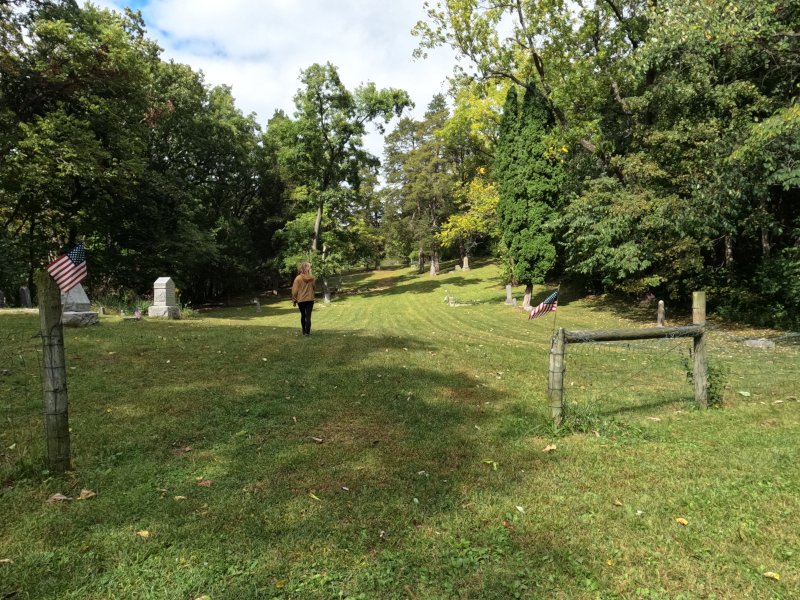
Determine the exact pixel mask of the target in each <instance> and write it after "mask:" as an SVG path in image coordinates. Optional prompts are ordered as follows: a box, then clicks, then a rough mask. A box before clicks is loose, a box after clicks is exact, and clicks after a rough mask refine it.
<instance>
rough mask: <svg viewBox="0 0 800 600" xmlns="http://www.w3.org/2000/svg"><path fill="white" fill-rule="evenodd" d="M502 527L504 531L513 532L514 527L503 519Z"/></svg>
mask: <svg viewBox="0 0 800 600" xmlns="http://www.w3.org/2000/svg"><path fill="white" fill-rule="evenodd" d="M503 527H505V528H506V529H510V530H512V531H513V530H514V526H513V525H512V524H511V523H509V522H508V521H506V520H505V519H503Z"/></svg>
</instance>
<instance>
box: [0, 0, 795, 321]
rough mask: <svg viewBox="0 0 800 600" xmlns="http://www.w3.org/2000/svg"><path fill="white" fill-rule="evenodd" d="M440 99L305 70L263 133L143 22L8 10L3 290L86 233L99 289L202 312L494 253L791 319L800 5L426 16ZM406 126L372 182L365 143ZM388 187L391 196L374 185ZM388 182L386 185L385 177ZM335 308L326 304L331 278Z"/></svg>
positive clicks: (541, 275) (625, 3)
mask: <svg viewBox="0 0 800 600" xmlns="http://www.w3.org/2000/svg"><path fill="white" fill-rule="evenodd" d="M428 8H429V12H428V19H427V21H424V22H420V23H419V24H418V25H417V27H416V28H415V32H414V33H415V34H416V35H418V36H419V39H420V48H419V53H420V55H424V52H425V51H426V50H427V49H429V48H433V47H435V46H437V45H442V44H446V45H450V46H452V47H453V48H454V49H455V50H456V52H457V53H458V54H459V55H460V58H461V60H460V61H459V63H458V65H456V69H455V71H454V75H453V77H452V79H451V84H452V85H451V94H450V98H449V99H448V98H445V97H442V96H437V97H435V98H433V99H432V100H431V101H430V102H429V104H428V105H427V110H426V111H425V112H424V114H423V116H422V117H420V118H410V117H408V116H403V112H404V109H406V108H407V107H409V106H411V99H410V98H409V96H408V95H407V94H406V93H405V92H403V91H402V90H396V89H377V88H376V87H375V86H374V85H372V84H366V85H363V86H361V87H359V88H357V89H354V90H352V91H351V90H348V89H347V88H346V87H345V86H344V85H343V84H342V82H341V81H340V79H339V77H338V73H337V71H336V68H335V67H334V66H333V65H330V64H327V65H312V66H310V67H309V68H308V69H306V70H305V71H304V72H303V73H302V75H301V78H300V81H299V89H298V91H297V94H296V96H295V111H294V112H293V114H292V115H287V114H284V113H282V112H280V111H278V112H276V113H275V114H274V115H273V116H272V118H271V119H270V120H269V122H268V123H267V124H266V126H265V127H264V129H263V130H262V128H261V127H260V126H259V124H258V123H257V121H256V119H255V116H254V115H243V114H242V113H241V111H240V110H239V109H238V108H237V107H236V105H235V103H234V99H233V98H232V96H231V93H230V90H229V89H228V88H226V87H210V86H208V85H207V84H205V82H204V81H203V77H202V75H201V74H200V73H197V72H195V71H193V70H192V69H191V68H189V67H187V66H185V65H179V64H175V63H172V62H166V61H164V60H163V59H162V58H161V56H160V49H159V48H158V47H157V46H156V44H154V43H153V42H152V41H151V40H150V39H148V37H147V33H146V31H145V27H144V23H143V22H142V20H141V17H140V16H139V15H138V13H132V12H130V11H128V12H125V13H124V14H117V13H112V12H109V11H105V10H100V9H97V8H94V7H92V6H90V5H89V6H86V7H79V6H78V5H77V4H76V3H75V2H73V1H71V0H61V1H48V0H27V1H24V0H11V1H9V0H4V1H0V12H1V13H2V14H0V18H2V30H0V36H1V37H0V44H1V45H2V47H1V48H0V145H2V148H1V149H0V151H2V155H0V223H1V224H2V226H0V255H2V257H3V260H2V261H0V289H14V288H15V287H17V286H19V285H21V284H23V283H25V282H26V281H30V280H31V277H32V273H33V271H34V270H35V269H37V268H40V267H41V265H43V264H44V263H46V262H47V259H48V257H50V256H52V255H53V253H55V252H57V251H58V250H59V249H60V248H62V247H63V246H65V245H68V244H70V243H72V242H74V241H75V240H83V241H84V243H85V244H86V246H87V249H88V251H89V254H90V257H91V280H90V282H89V287H90V289H91V293H92V294H93V295H95V296H98V295H108V294H123V293H125V292H126V291H128V290H132V291H134V292H137V293H142V292H146V291H147V290H148V289H149V288H150V286H151V285H152V282H153V281H154V280H155V278H156V277H158V276H161V275H164V274H169V275H170V276H172V277H173V278H174V279H175V281H176V282H177V284H178V286H179V287H180V288H181V289H182V290H184V295H185V296H184V297H188V298H190V299H194V300H206V299H211V298H219V297H224V296H226V295H230V294H235V293H239V292H244V291H250V290H253V289H264V288H267V287H274V286H276V285H278V284H279V283H280V281H281V280H282V278H285V277H287V276H288V275H289V273H290V272H291V271H292V269H293V267H294V265H295V264H296V263H297V262H298V261H299V260H301V259H303V258H306V257H310V258H312V260H313V261H314V263H315V267H316V270H317V272H318V274H319V275H321V278H322V280H323V281H324V282H325V283H326V284H327V281H328V278H329V277H330V275H332V274H334V273H336V272H338V271H341V270H342V269H344V268H353V267H371V266H376V265H378V264H380V263H381V262H382V261H384V260H387V259H390V260H399V261H403V262H409V261H415V262H417V264H418V265H419V268H420V270H421V271H423V270H427V269H429V270H430V272H431V273H434V274H435V273H437V272H438V270H439V262H440V260H442V259H445V258H455V257H458V258H459V259H461V260H462V261H464V262H462V265H463V266H464V267H468V264H469V262H468V261H469V257H470V256H473V255H494V256H496V257H497V258H498V259H499V260H500V262H501V264H502V265H503V266H504V277H505V279H506V281H507V282H508V283H514V284H524V285H526V286H527V287H528V292H529V294H530V292H531V289H532V286H533V285H535V284H540V283H543V282H545V281H555V280H565V279H570V280H572V281H574V282H576V283H577V284H579V285H581V286H583V287H584V288H585V289H587V290H591V291H601V290H615V291H620V292H624V293H627V294H631V295H641V294H645V293H647V292H652V293H655V294H657V295H658V296H659V297H670V298H674V299H684V298H687V297H688V296H689V292H690V291H691V290H694V289H706V290H707V291H708V292H709V299H710V301H711V303H712V305H713V307H714V308H715V309H716V310H717V312H718V313H722V314H724V315H726V316H729V317H732V318H742V319H747V320H750V321H754V322H760V323H768V324H778V325H784V326H797V325H798V321H799V320H800V316H799V315H800V205H799V204H798V188H799V187H800V160H798V159H800V106H799V105H798V103H797V98H798V91H800V88H798V85H799V84H800V36H798V34H797V31H798V30H800V27H799V25H800V7H798V5H797V3H796V2H791V1H789V0H783V1H777V0H776V1H761V0H759V1H758V2H745V1H744V0H739V1H724V2H723V1H721V0H704V1H694V0H666V1H661V2H658V3H654V2H650V1H645V0H596V1H594V2H586V3H582V2H579V3H568V2H561V1H559V0H528V1H526V2H518V1H512V2H494V1H491V0H490V1H489V2H484V3H479V4H476V3H474V2H472V1H469V0H440V1H438V2H431V3H430V6H429V7H428ZM393 118H399V120H398V121H397V122H396V126H394V127H393V129H392V131H391V132H390V133H389V134H388V135H387V136H386V147H385V155H384V161H383V165H382V166H383V171H382V172H381V171H379V167H380V163H379V161H378V158H377V157H375V156H372V155H370V154H369V153H368V152H367V151H366V150H365V148H364V146H363V136H364V134H365V133H366V131H367V129H368V128H369V127H377V128H378V129H382V127H383V126H384V125H385V124H386V123H388V122H389V121H390V120H392V119H393ZM380 175H382V178H383V181H381V178H380ZM382 183H383V184H385V185H381V184H382ZM325 292H326V293H328V292H329V290H328V289H327V287H326V290H325Z"/></svg>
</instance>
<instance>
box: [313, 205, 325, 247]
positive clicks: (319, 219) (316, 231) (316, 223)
mask: <svg viewBox="0 0 800 600" xmlns="http://www.w3.org/2000/svg"><path fill="white" fill-rule="evenodd" d="M323 204H324V203H323V201H322V200H320V201H319V204H318V205H317V219H316V220H315V221H314V237H313V238H311V250H313V251H314V252H316V251H317V244H318V243H319V230H320V228H321V227H322V206H323Z"/></svg>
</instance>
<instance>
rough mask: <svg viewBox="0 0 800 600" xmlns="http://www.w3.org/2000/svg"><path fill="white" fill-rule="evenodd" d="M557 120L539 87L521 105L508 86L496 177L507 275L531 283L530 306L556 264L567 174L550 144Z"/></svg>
mask: <svg viewBox="0 0 800 600" xmlns="http://www.w3.org/2000/svg"><path fill="white" fill-rule="evenodd" d="M553 123H554V120H553V115H552V111H551V110H550V108H549V107H548V105H547V101H546V99H545V98H544V97H543V96H542V95H541V93H539V92H538V90H537V89H536V88H535V87H534V86H532V85H531V86H529V87H528V88H527V90H526V92H525V96H524V97H523V101H522V106H521V107H520V106H519V103H518V100H517V91H516V88H514V87H512V88H511V89H510V90H509V92H508V95H507V96H506V103H505V106H504V108H503V119H502V121H501V123H500V138H499V140H498V143H497V151H496V155H495V164H494V175H495V178H496V179H497V182H498V188H499V192H500V200H499V203H498V206H497V214H498V218H499V221H500V230H501V242H502V245H503V246H504V248H505V253H506V266H507V273H508V277H509V280H510V281H511V282H512V283H517V284H524V285H525V286H526V290H525V302H524V305H525V306H529V305H530V296H531V292H532V289H533V284H535V283H543V282H544V278H545V277H546V276H547V275H548V274H549V273H550V272H551V271H552V269H553V267H554V266H555V262H556V248H555V244H554V240H553V234H552V224H553V218H554V216H555V211H554V207H555V206H556V202H557V200H558V192H559V186H560V182H561V179H562V175H561V170H560V168H559V166H558V163H557V162H556V160H555V159H554V158H553V157H552V156H551V152H549V151H548V148H547V144H546V136H547V133H548V131H549V130H550V129H551V128H552V126H553Z"/></svg>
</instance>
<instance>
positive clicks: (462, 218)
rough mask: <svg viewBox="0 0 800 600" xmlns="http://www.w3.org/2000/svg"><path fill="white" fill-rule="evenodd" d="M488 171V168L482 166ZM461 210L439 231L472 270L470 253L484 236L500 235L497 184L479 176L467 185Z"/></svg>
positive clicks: (466, 267)
mask: <svg viewBox="0 0 800 600" xmlns="http://www.w3.org/2000/svg"><path fill="white" fill-rule="evenodd" d="M483 171H484V172H485V169H483ZM464 196H465V197H464V201H463V207H462V210H461V212H457V213H454V214H452V215H450V217H449V218H448V219H447V221H446V222H445V223H444V225H442V228H441V231H439V233H438V234H437V235H436V237H437V239H438V240H439V241H440V242H441V244H442V245H443V246H446V247H452V246H455V247H457V248H458V251H459V255H460V257H461V264H462V268H463V270H465V271H468V270H469V257H470V255H471V253H472V250H473V249H474V248H475V246H477V244H478V242H479V241H480V240H481V239H482V238H494V239H496V238H498V237H499V236H500V229H499V227H498V223H497V205H498V202H499V200H500V197H499V194H498V192H497V186H495V185H494V184H493V183H489V182H487V181H485V180H484V179H483V178H482V177H476V178H475V179H473V180H472V181H470V182H469V184H468V185H467V186H466V191H465V194H464Z"/></svg>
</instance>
